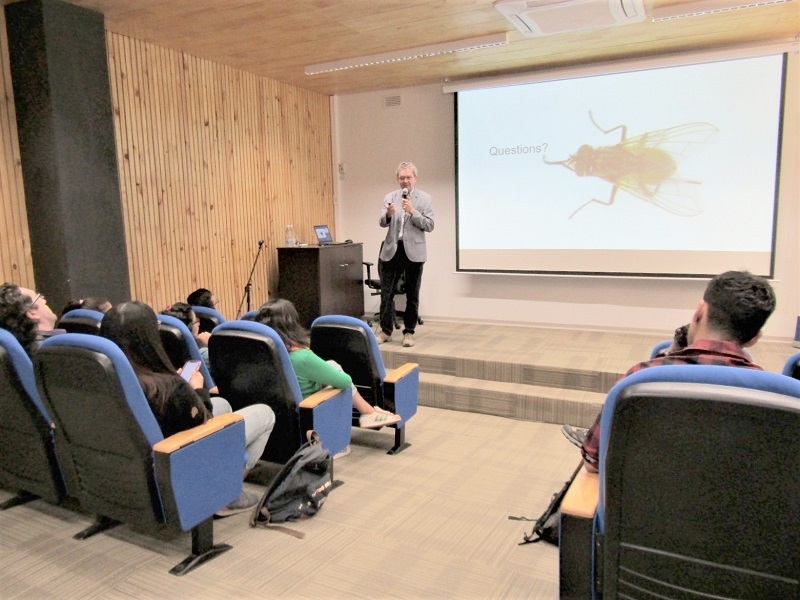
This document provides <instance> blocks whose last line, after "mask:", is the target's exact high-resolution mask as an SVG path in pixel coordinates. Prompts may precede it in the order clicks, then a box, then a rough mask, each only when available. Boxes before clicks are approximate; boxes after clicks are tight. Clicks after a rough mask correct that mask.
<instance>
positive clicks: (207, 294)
mask: <svg viewBox="0 0 800 600" xmlns="http://www.w3.org/2000/svg"><path fill="white" fill-rule="evenodd" d="M186 303H187V304H189V305H190V306H205V307H206V308H213V309H214V310H216V311H218V310H219V308H217V307H218V306H219V300H217V297H216V296H215V295H214V294H213V293H211V290H207V289H206V288H198V289H196V290H195V291H193V292H192V293H191V294H189V295H188V296H187V297H186ZM199 325H200V332H201V333H206V332H210V331H211V329H213V326H211V325H210V324H209V323H208V322H207V321H201V322H200V324H199Z"/></svg>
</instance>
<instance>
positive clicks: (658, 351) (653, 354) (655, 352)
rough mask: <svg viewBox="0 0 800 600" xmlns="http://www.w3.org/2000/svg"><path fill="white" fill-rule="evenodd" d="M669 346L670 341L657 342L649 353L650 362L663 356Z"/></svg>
mask: <svg viewBox="0 0 800 600" xmlns="http://www.w3.org/2000/svg"><path fill="white" fill-rule="evenodd" d="M671 345H672V340H664V341H662V342H658V343H657V344H656V345H655V346H653V349H652V350H651V351H650V360H653V359H654V358H658V357H659V356H663V355H665V354H666V353H667V350H668V349H669V347H670V346H671Z"/></svg>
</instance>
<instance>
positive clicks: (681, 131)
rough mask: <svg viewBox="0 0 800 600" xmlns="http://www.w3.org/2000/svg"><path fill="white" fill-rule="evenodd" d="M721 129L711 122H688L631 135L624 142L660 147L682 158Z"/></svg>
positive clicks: (635, 145)
mask: <svg viewBox="0 0 800 600" xmlns="http://www.w3.org/2000/svg"><path fill="white" fill-rule="evenodd" d="M717 131H719V130H718V129H717V128H716V127H715V126H714V125H712V124H711V123H686V124H684V125H676V126H675V127H667V128H666V129H657V130H656V131H648V132H646V133H643V134H642V135H638V136H636V137H631V138H628V139H627V140H625V141H624V142H622V144H623V145H625V146H628V147H638V148H642V147H644V148H658V149H659V150H662V151H664V152H667V153H669V154H670V155H672V156H673V157H675V158H676V159H677V158H681V157H684V156H686V155H687V153H690V152H691V150H692V149H693V148H695V147H698V146H700V145H701V144H704V143H705V142H707V141H708V140H709V138H711V136H713V135H714V134H715V133H717Z"/></svg>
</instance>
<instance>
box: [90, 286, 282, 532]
mask: <svg viewBox="0 0 800 600" xmlns="http://www.w3.org/2000/svg"><path fill="white" fill-rule="evenodd" d="M100 334H101V335H102V336H103V337H105V338H108V339H109V340H111V341H112V342H114V343H115V344H117V345H118V346H119V347H120V348H121V349H122V351H123V352H124V353H125V356H127V357H128V360H129V361H130V362H131V365H133V370H134V372H135V373H136V377H137V378H138V379H139V384H140V385H141V386H142V390H143V391H144V395H145V397H146V398H147V401H148V403H149V404H150V408H151V409H152V410H153V414H154V415H155V417H156V421H158V424H159V426H160V427H161V431H162V433H163V434H164V437H168V436H170V435H173V434H175V433H178V432H179V431H184V430H186V429H191V428H192V427H195V426H197V425H201V424H202V423H205V421H206V420H207V419H209V418H210V417H211V416H212V415H213V414H221V413H223V412H230V410H231V408H230V404H228V403H227V402H224V401H221V402H219V403H215V404H212V403H211V398H210V397H209V395H208V392H207V391H206V390H205V389H204V388H203V376H202V374H201V373H200V372H199V371H198V372H195V373H194V375H192V378H191V379H190V381H189V382H188V383H187V382H186V381H185V380H184V379H183V378H182V377H181V376H180V375H179V374H178V371H177V369H176V368H175V365H173V364H172V363H171V362H170V360H169V358H168V357H167V353H166V351H165V350H164V346H163V344H162V343H161V337H160V335H159V333H158V320H157V317H156V313H155V311H153V309H152V308H150V306H148V305H147V304H145V303H144V302H136V301H134V302H123V303H122V304H118V305H116V306H113V307H112V308H111V309H109V311H108V312H107V313H106V314H105V317H103V323H102V325H101V327H100ZM225 405H227V407H225ZM236 412H237V413H238V414H241V415H242V416H243V417H244V425H245V444H246V447H247V452H248V459H247V463H246V465H245V476H246V475H247V472H248V471H249V470H250V469H252V468H253V466H255V464H256V462H257V461H258V459H259V458H260V457H261V453H262V452H263V451H264V447H265V446H266V445H267V440H268V439H269V434H270V433H271V432H272V428H273V427H274V425H275V414H274V413H273V412H272V409H271V408H269V407H268V406H266V405H265V404H254V405H252V406H247V407H245V408H243V409H241V410H238V411H236ZM257 502H258V498H257V497H255V496H253V495H252V494H248V493H247V492H242V495H241V497H240V498H239V499H238V500H236V501H235V502H234V503H233V504H231V505H229V506H228V507H226V508H225V509H222V510H221V511H219V512H218V513H217V514H218V515H219V516H227V515H231V514H235V513H237V512H242V511H244V510H248V509H249V508H251V507H252V506H254V505H255V504H256V503H257Z"/></svg>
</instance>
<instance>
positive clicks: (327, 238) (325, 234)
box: [314, 225, 353, 246]
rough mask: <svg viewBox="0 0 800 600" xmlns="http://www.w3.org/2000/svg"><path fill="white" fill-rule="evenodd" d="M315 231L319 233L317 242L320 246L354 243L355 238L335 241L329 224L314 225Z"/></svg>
mask: <svg viewBox="0 0 800 600" xmlns="http://www.w3.org/2000/svg"><path fill="white" fill-rule="evenodd" d="M314 233H315V234H317V242H318V243H319V245H320V246H340V245H344V244H352V243H353V240H345V241H343V242H334V241H333V238H332V237H331V230H330V229H329V228H328V226H327V225H314Z"/></svg>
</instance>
